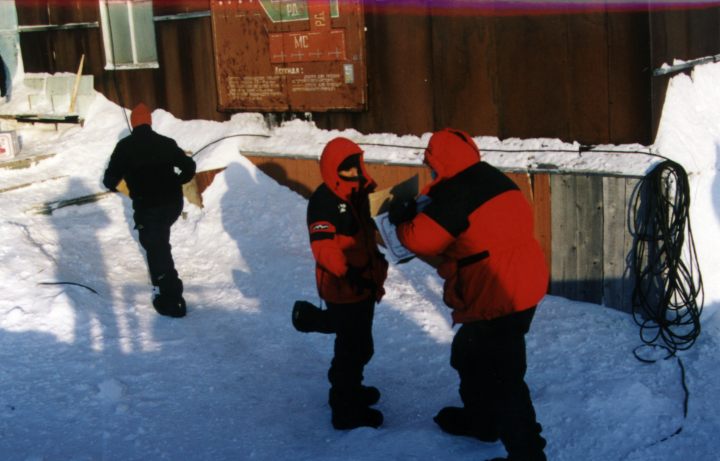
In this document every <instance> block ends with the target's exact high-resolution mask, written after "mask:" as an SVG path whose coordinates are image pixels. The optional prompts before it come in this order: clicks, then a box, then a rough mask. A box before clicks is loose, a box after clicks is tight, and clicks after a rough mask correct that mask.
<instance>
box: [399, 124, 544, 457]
mask: <svg viewBox="0 0 720 461" xmlns="http://www.w3.org/2000/svg"><path fill="white" fill-rule="evenodd" d="M424 161H425V164H426V165H428V166H429V167H430V168H431V170H432V175H433V177H434V180H433V181H432V182H431V183H430V184H429V185H428V187H426V189H425V190H424V195H427V196H428V197H429V199H430V202H429V204H428V205H426V206H425V207H424V208H423V209H422V211H421V212H420V213H417V214H415V213H413V212H410V213H408V212H407V211H405V212H404V213H398V211H396V210H398V207H397V206H395V207H394V210H391V216H390V219H391V221H393V222H394V223H395V224H397V225H398V227H397V235H398V238H399V240H400V242H402V244H403V245H405V247H407V248H408V249H409V250H410V251H412V252H414V253H415V254H417V255H419V256H420V257H439V261H440V264H439V266H438V273H439V275H440V276H441V277H442V278H443V279H444V280H445V284H444V289H443V298H444V301H445V303H446V304H447V305H448V306H449V307H450V308H451V309H453V312H452V318H453V321H454V323H461V324H462V325H461V327H460V328H459V330H458V331H457V333H456V335H455V338H454V339H453V344H452V351H451V359H450V360H451V365H452V367H453V368H455V369H456V370H457V372H458V375H459V378H460V388H459V392H460V397H461V399H462V402H463V404H464V406H463V407H446V408H443V409H442V410H441V411H440V412H439V413H438V414H437V416H435V421H436V423H437V424H438V425H439V426H440V427H441V429H443V430H444V431H446V432H449V433H451V434H455V435H466V436H473V437H476V438H478V439H480V440H483V441H488V442H491V441H496V440H497V439H498V438H499V439H500V440H501V441H502V442H503V444H504V445H505V448H506V449H507V451H508V458H506V459H508V460H512V461H536V460H545V459H546V457H545V454H544V452H543V448H544V447H545V440H544V439H543V438H542V437H541V436H540V432H541V430H542V428H541V426H540V425H539V424H538V423H537V421H536V415H535V410H534V408H533V404H532V401H531V398H530V392H529V389H528V386H527V384H526V383H525V378H524V377H525V371H526V368H527V364H526V348H525V334H526V333H527V332H528V330H529V328H530V324H531V322H532V318H533V315H534V313H535V308H536V306H537V304H538V303H539V302H540V300H541V299H542V298H543V296H544V294H545V292H546V291H547V285H548V278H549V275H548V268H547V264H546V262H545V256H544V254H543V251H542V249H541V247H540V245H539V243H538V241H537V240H536V239H535V237H534V234H533V214H532V210H531V208H530V205H529V203H528V202H527V200H526V199H525V198H524V196H523V194H522V193H521V192H520V190H519V189H518V187H517V186H516V185H515V183H514V182H513V181H512V180H511V179H510V178H508V177H507V176H506V175H505V174H503V173H502V172H501V171H499V170H498V169H496V168H495V167H493V166H491V165H489V164H488V163H486V162H483V161H481V159H480V152H479V149H478V147H477V146H476V144H475V142H474V141H473V140H472V138H471V137H470V136H468V135H467V134H466V133H464V132H462V131H458V130H453V129H445V130H441V131H438V132H435V133H434V134H433V135H432V137H431V138H430V141H429V144H428V147H427V149H426V150H425V159H424ZM406 210H407V207H406ZM403 215H404V216H403ZM498 459H505V458H498Z"/></svg>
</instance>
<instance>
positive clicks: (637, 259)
mask: <svg viewBox="0 0 720 461" xmlns="http://www.w3.org/2000/svg"><path fill="white" fill-rule="evenodd" d="M631 210H632V212H633V214H634V216H633V217H632V220H631V222H632V223H633V224H634V226H635V229H634V244H633V251H632V255H633V265H632V267H633V269H634V276H635V286H634V289H633V295H632V300H633V318H634V319H635V321H636V322H637V323H638V325H639V326H640V338H641V339H642V341H643V343H644V344H645V345H648V346H656V347H661V348H663V349H666V350H667V351H668V354H669V355H668V356H673V355H675V353H676V352H677V351H682V350H687V349H689V348H690V347H692V345H693V344H694V343H695V340H696V339H697V337H698V336H699V335H700V315H701V313H702V308H703V283H702V275H701V274H700V269H699V267H698V262H697V252H696V249H695V242H694V240H693V233H692V226H691V225H690V185H689V182H688V177H687V173H686V172H685V169H684V168H683V167H682V166H681V165H680V164H678V163H675V162H673V161H671V160H666V161H664V162H662V163H660V164H659V165H657V166H656V167H655V168H654V169H653V170H652V171H651V172H650V173H648V174H647V176H645V177H644V178H643V179H642V181H641V182H640V184H639V188H638V190H637V191H636V194H635V199H634V203H633V206H632V209H631ZM686 229H687V234H686ZM686 235H687V240H686ZM685 243H687V245H686V246H685ZM636 356H638V355H637V353H636ZM638 359H640V360H643V359H642V358H641V357H639V356H638Z"/></svg>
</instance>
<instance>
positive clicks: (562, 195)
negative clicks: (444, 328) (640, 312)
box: [198, 153, 640, 312]
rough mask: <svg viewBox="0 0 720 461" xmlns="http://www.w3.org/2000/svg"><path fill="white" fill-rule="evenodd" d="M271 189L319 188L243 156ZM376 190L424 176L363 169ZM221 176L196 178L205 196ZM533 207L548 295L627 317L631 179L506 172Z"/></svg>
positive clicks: (315, 181) (280, 162) (303, 165)
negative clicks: (269, 179)
mask: <svg viewBox="0 0 720 461" xmlns="http://www.w3.org/2000/svg"><path fill="white" fill-rule="evenodd" d="M246 156H247V158H248V159H249V160H250V161H252V162H253V164H255V165H256V166H257V167H258V168H259V169H260V170H262V171H263V172H265V173H266V174H267V175H268V176H270V177H272V178H273V179H275V180H276V181H278V183H280V184H282V185H284V186H287V187H289V188H290V189H292V190H294V191H295V192H297V193H299V194H300V195H302V196H303V197H306V198H307V197H309V196H310V194H311V193H312V191H313V190H315V188H316V187H317V186H318V185H319V184H321V183H322V179H321V177H320V168H319V163H318V160H317V159H308V158H293V157H278V156H270V155H257V154H252V153H246ZM367 167H368V173H369V174H370V175H371V176H372V177H373V179H374V180H375V181H376V182H377V183H378V187H379V189H383V188H386V187H391V186H392V185H395V184H397V183H399V182H401V181H404V180H405V179H408V178H410V177H412V176H414V175H418V176H419V179H420V184H421V187H422V186H423V185H425V184H427V182H428V181H429V180H430V177H429V174H428V169H427V168H425V167H422V166H412V165H387V164H380V163H372V162H368V163H367ZM220 171H222V170H213V171H208V172H202V173H200V174H199V176H198V188H199V190H200V191H203V190H205V189H206V188H207V187H208V186H209V185H210V184H211V183H212V180H213V178H214V177H215V175H216V174H218V173H219V172H220ZM506 174H507V175H508V176H509V177H510V178H511V179H512V180H513V181H514V182H515V183H516V184H517V185H518V187H519V188H520V190H521V191H522V192H523V194H524V195H525V197H526V198H527V199H528V201H529V202H530V204H531V206H532V207H533V212H534V218H535V237H536V238H537V239H538V241H539V242H540V245H541V246H542V248H543V251H544V253H545V258H546V261H547V264H548V267H550V273H551V281H550V286H549V287H548V292H549V293H550V294H553V295H558V296H563V297H566V298H568V299H573V300H577V301H584V302H590V303H595V304H604V305H606V306H609V307H613V308H616V309H619V310H622V311H625V312H630V311H631V300H632V299H631V298H632V289H633V277H632V271H631V270H630V269H631V265H630V254H631V249H632V243H633V236H632V232H631V225H630V222H629V219H630V216H631V214H630V206H631V203H632V198H633V193H634V192H635V191H636V188H637V186H638V183H639V181H640V180H639V178H635V177H621V176H609V175H600V174H597V175H588V174H573V173H552V174H549V173H539V172H535V173H523V172H506Z"/></svg>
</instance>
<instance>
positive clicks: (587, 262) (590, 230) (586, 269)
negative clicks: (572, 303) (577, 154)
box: [573, 175, 603, 304]
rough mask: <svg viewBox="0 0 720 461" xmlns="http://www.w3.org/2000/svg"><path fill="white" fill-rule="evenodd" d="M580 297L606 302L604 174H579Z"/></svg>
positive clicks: (576, 206) (577, 194) (578, 292)
mask: <svg viewBox="0 0 720 461" xmlns="http://www.w3.org/2000/svg"><path fill="white" fill-rule="evenodd" d="M573 195H574V197H573V203H574V204H575V210H576V221H575V229H576V230H575V235H576V245H577V254H576V258H577V259H576V264H577V268H576V270H575V273H576V274H577V278H576V280H575V283H576V284H577V298H575V299H577V300H579V301H586V302H591V303H596V304H600V303H602V295H603V290H602V280H603V273H602V271H603V222H602V221H603V202H602V199H603V182H602V177H601V176H588V175H577V176H575V191H574V193H573Z"/></svg>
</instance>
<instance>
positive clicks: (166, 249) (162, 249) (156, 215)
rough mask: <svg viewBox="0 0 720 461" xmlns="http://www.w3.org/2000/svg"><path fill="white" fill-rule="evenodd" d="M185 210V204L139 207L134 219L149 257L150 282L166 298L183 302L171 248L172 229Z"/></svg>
mask: <svg viewBox="0 0 720 461" xmlns="http://www.w3.org/2000/svg"><path fill="white" fill-rule="evenodd" d="M182 208H183V202H182V201H179V202H176V203H172V204H169V205H165V206H154V207H137V208H135V213H134V215H133V218H134V220H135V229H137V231H138V234H139V238H140V245H142V247H143V248H144V249H145V253H146V255H147V264H148V271H149V272H150V280H151V281H152V284H153V286H156V287H158V288H159V289H160V293H161V294H162V295H166V296H168V297H172V298H176V297H177V298H179V297H180V296H182V291H183V289H182V281H181V280H180V278H179V277H178V273H177V271H176V270H175V262H174V261H173V257H172V251H171V250H172V248H171V246H170V227H172V225H173V224H174V223H175V221H177V219H178V218H179V217H180V213H182Z"/></svg>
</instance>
